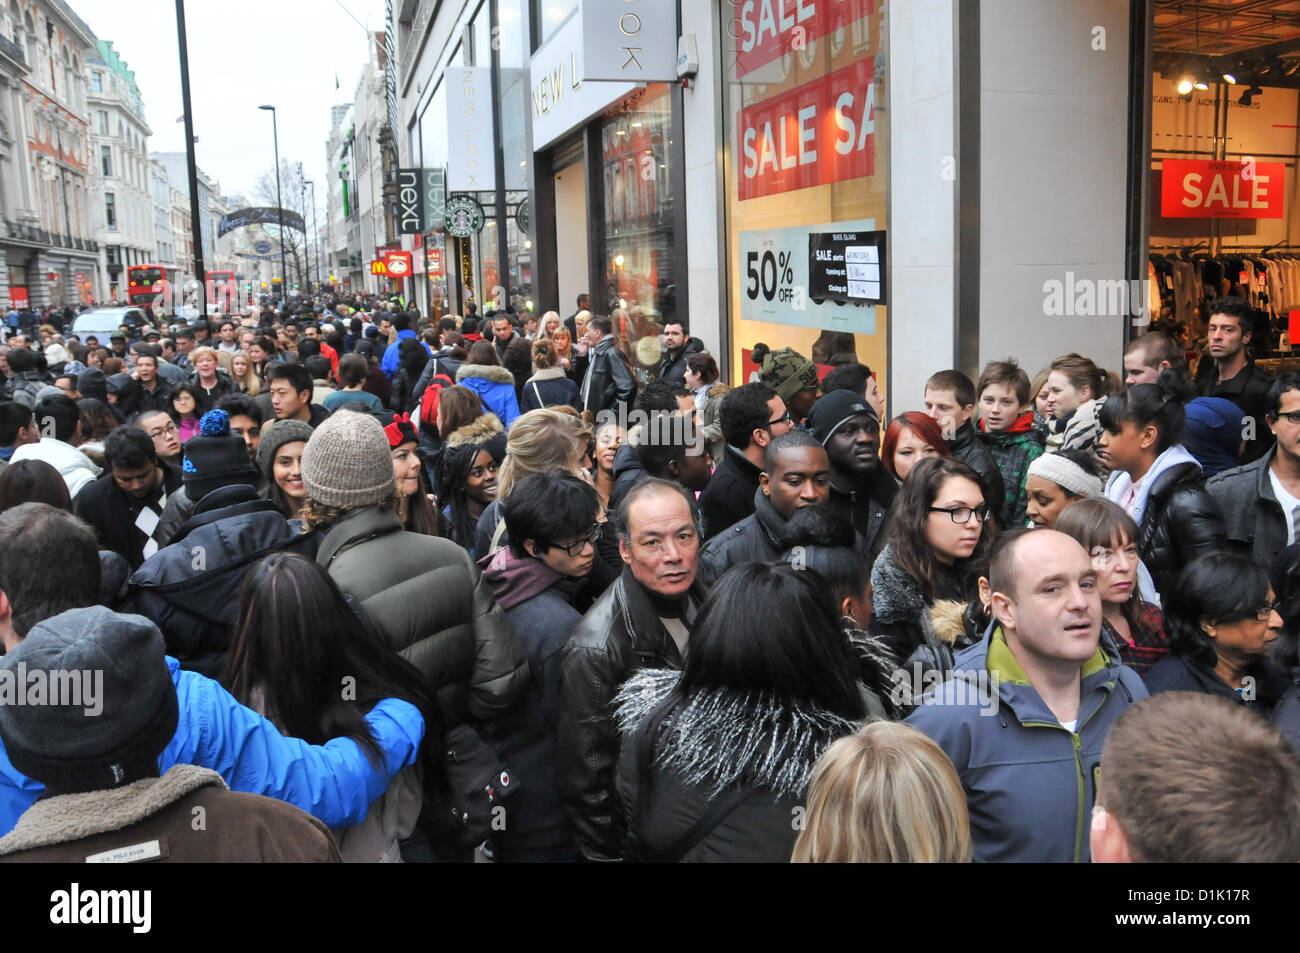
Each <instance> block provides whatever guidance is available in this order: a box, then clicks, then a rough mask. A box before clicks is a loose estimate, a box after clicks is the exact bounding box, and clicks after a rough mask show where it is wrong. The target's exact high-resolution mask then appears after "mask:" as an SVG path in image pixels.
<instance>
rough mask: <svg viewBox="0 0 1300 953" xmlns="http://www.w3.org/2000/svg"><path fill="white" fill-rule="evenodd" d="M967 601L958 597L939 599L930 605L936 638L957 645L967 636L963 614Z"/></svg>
mask: <svg viewBox="0 0 1300 953" xmlns="http://www.w3.org/2000/svg"><path fill="white" fill-rule="evenodd" d="M965 612H966V603H964V602H958V601H957V600H956V599H939V600H937V601H936V602H935V603H934V605H932V606H931V607H930V627H931V630H932V631H933V632H934V635H935V638H937V639H938V640H939V641H940V642H945V643H947V644H948V645H957V644H958V643H959V642H961V641H962V640H963V639H965V638H966V626H965V622H964V620H963V616H964V614H965Z"/></svg>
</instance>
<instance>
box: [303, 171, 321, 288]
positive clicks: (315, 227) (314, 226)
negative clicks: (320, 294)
mask: <svg viewBox="0 0 1300 953" xmlns="http://www.w3.org/2000/svg"><path fill="white" fill-rule="evenodd" d="M307 187H308V188H310V189H311V237H312V241H313V242H314V243H315V245H316V267H315V268H314V269H313V271H314V272H315V274H314V275H313V278H314V280H315V283H316V284H317V285H319V284H320V226H319V223H318V222H317V221H316V183H315V182H313V181H312V180H311V179H308V180H307ZM304 224H306V223H304Z"/></svg>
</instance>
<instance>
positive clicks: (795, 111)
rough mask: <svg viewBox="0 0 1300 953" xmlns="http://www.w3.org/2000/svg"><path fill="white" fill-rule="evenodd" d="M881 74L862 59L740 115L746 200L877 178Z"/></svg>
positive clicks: (739, 150) (738, 131)
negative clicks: (877, 76) (877, 77)
mask: <svg viewBox="0 0 1300 953" xmlns="http://www.w3.org/2000/svg"><path fill="white" fill-rule="evenodd" d="M874 79H875V74H874V67H873V65H872V61H871V60H861V61H859V62H857V63H853V64H851V65H849V66H846V67H844V68H843V69H838V70H836V71H835V72H833V73H831V74H830V75H828V76H823V77H822V78H821V79H817V80H813V81H812V82H811V83H806V84H804V85H803V86H800V87H799V88H798V89H793V90H791V91H790V92H788V93H782V94H780V95H778V96H773V97H772V98H771V99H765V100H763V102H761V103H757V104H755V105H753V106H748V107H746V108H745V109H742V110H741V111H740V116H739V118H738V120H737V122H736V135H737V137H738V139H739V142H738V143H737V154H738V155H739V156H740V157H741V162H740V175H739V176H738V177H737V178H738V180H739V192H740V198H741V200H742V201H744V200H745V199H753V198H758V197H760V196H763V195H778V194H780V193H782V192H792V191H794V190H796V189H806V188H809V187H810V186H814V185H826V184H828V183H830V182H843V181H845V180H846V179H858V178H861V177H862V176H866V175H874V174H875V171H876V104H875V83H874V82H873V80H874Z"/></svg>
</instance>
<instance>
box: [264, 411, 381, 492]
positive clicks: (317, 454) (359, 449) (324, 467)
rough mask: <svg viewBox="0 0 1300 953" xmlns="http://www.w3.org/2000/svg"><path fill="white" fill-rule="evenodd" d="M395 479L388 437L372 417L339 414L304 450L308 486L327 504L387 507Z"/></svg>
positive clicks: (322, 427)
mask: <svg viewBox="0 0 1300 953" xmlns="http://www.w3.org/2000/svg"><path fill="white" fill-rule="evenodd" d="M259 449H260V448H259ZM394 481H395V477H394V474H393V456H392V453H391V452H390V451H389V449H388V438H387V437H386V436H385V435H384V428H383V427H381V426H380V425H379V421H378V420H376V419H375V418H374V417H372V416H371V415H370V414H359V413H356V412H355V411H351V410H339V411H336V412H335V413H333V414H331V415H330V417H329V418H328V419H326V420H325V422H324V423H322V424H321V425H320V426H319V427H317V428H316V432H315V433H313V434H312V435H311V439H310V440H308V441H307V447H306V449H304V450H303V452H302V482H303V486H305V487H306V488H307V496H308V497H309V498H311V499H313V500H315V501H316V502H317V503H320V504H321V505H323V506H338V507H345V506H369V505H371V504H374V503H382V502H384V501H385V500H387V499H388V498H389V497H390V496H392V494H393V489H394V485H395V482H394Z"/></svg>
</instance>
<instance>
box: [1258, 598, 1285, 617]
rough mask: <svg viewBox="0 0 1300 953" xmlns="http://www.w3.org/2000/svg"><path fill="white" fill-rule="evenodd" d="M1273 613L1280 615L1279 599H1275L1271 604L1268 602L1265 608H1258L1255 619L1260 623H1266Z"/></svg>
mask: <svg viewBox="0 0 1300 953" xmlns="http://www.w3.org/2000/svg"><path fill="white" fill-rule="evenodd" d="M1274 612H1276V613H1277V614H1278V615H1281V614H1282V600H1281V599H1277V600H1275V601H1273V602H1270V603H1269V604H1268V605H1266V606H1260V607H1259V608H1258V609H1256V610H1255V618H1256V619H1258V620H1259V621H1260V622H1267V621H1268V617H1269V616H1271V615H1272V614H1273V613H1274Z"/></svg>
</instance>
